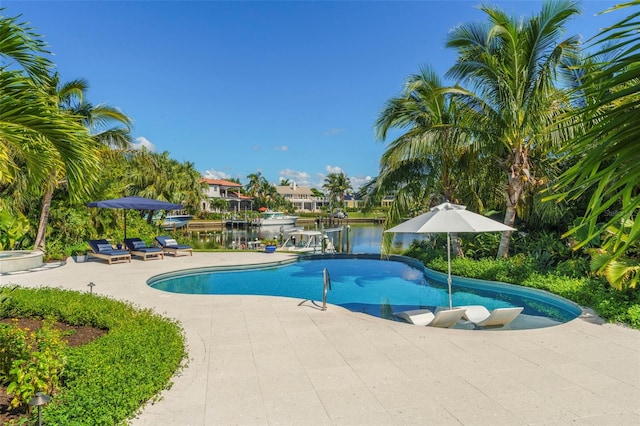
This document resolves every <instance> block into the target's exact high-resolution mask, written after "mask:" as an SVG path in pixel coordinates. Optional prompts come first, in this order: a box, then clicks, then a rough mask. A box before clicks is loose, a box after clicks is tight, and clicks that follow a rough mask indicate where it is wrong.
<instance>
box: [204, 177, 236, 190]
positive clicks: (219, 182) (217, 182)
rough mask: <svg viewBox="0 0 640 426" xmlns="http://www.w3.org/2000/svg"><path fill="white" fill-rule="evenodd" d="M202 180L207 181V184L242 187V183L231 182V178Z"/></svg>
mask: <svg viewBox="0 0 640 426" xmlns="http://www.w3.org/2000/svg"><path fill="white" fill-rule="evenodd" d="M201 182H205V183H206V184H207V185H219V186H231V187H236V188H242V185H241V184H239V183H237V182H231V181H230V180H224V179H209V178H202V179H201Z"/></svg>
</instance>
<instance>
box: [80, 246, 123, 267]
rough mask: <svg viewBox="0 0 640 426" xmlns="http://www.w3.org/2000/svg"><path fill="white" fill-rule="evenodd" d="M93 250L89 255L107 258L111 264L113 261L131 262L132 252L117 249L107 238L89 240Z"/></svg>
mask: <svg viewBox="0 0 640 426" xmlns="http://www.w3.org/2000/svg"><path fill="white" fill-rule="evenodd" d="M89 247H91V251H90V252H89V253H88V256H89V257H96V258H98V259H103V260H106V261H107V262H108V263H109V265H111V264H112V263H120V262H131V253H129V252H128V251H127V250H122V249H115V248H113V246H112V245H111V244H110V243H109V241H107V240H89Z"/></svg>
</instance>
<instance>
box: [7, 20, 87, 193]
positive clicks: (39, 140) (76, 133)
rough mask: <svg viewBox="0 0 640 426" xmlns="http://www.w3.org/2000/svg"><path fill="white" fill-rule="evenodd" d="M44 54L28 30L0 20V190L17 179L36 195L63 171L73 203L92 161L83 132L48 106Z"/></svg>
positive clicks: (84, 189) (82, 190)
mask: <svg viewBox="0 0 640 426" xmlns="http://www.w3.org/2000/svg"><path fill="white" fill-rule="evenodd" d="M45 53H47V52H46V51H45V50H44V43H43V42H42V41H41V40H40V39H39V36H37V35H35V34H34V33H33V32H32V31H31V29H30V28H28V27H26V25H25V24H21V23H17V21H16V19H15V18H6V17H3V16H0V56H2V57H4V58H5V59H8V60H10V61H12V62H13V63H12V64H11V65H12V70H11V71H8V70H7V69H5V68H1V69H0V93H2V102H0V117H2V119H1V120H0V185H3V186H9V185H13V183H14V182H16V181H23V179H22V178H20V177H18V175H19V174H22V175H24V176H26V177H27V178H26V183H27V191H28V192H31V191H33V190H34V189H37V190H41V187H42V186H43V185H44V183H45V182H47V181H48V178H49V176H50V175H51V172H52V171H53V170H62V169H64V170H65V173H66V175H67V180H68V184H69V189H70V195H71V197H72V199H78V198H80V197H81V196H82V194H84V193H86V192H87V191H88V189H89V188H90V187H91V186H92V184H93V183H94V182H95V176H96V174H97V173H95V170H96V165H97V164H98V162H97V157H96V153H95V151H94V149H93V146H92V144H91V138H90V135H89V133H88V131H87V129H86V128H84V127H83V126H82V125H80V124H79V123H78V122H77V121H76V120H70V119H69V115H68V114H66V113H63V112H62V111H60V109H59V108H58V106H57V104H56V103H55V102H52V99H51V97H50V96H49V93H48V92H47V90H46V89H47V88H48V87H49V86H50V82H51V78H50V74H49V70H50V69H51V68H52V64H51V63H50V61H48V60H47V59H45V58H44V57H43V56H42V55H43V54H45ZM15 64H17V65H18V68H19V67H22V69H15V68H16V67H14V66H13V65H15ZM15 193H17V192H14V194H15ZM16 204H19V202H18V203H16Z"/></svg>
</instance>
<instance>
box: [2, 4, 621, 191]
mask: <svg viewBox="0 0 640 426" xmlns="http://www.w3.org/2000/svg"><path fill="white" fill-rule="evenodd" d="M478 4H480V2H478V1H464V0H459V1H456V0H449V1H407V2H404V1H402V2H395V1H387V2H367V1H352V2H347V1H318V2H306V1H286V2H284V1H283V2H276V1H262V2H248V1H235V2H224V1H55V0H53V1H52V0H49V1H28V0H26V1H25V0H19V1H18V0H15V1H12V0H0V7H3V8H5V10H4V12H3V13H4V14H5V15H6V16H16V15H19V14H22V20H23V21H26V22H29V23H31V25H32V27H34V28H35V29H36V30H37V32H38V33H39V34H42V35H43V36H44V39H45V40H46V41H47V42H48V43H49V48H50V50H51V51H52V52H53V53H54V56H53V57H52V58H51V59H52V60H53V61H54V62H55V63H56V65H57V69H58V71H59V72H60V76H61V80H62V81H70V80H73V79H76V78H84V79H86V80H88V82H89V85H90V90H89V92H88V97H87V100H88V101H90V102H92V103H94V104H98V103H108V104H110V105H112V106H116V107H119V108H120V109H121V110H122V111H123V112H125V113H127V114H128V115H129V116H131V117H132V118H133V120H134V128H133V135H134V137H135V138H136V139H137V140H138V142H139V143H140V144H143V145H146V146H148V147H150V148H152V149H155V150H157V151H158V152H163V151H168V152H169V153H170V156H171V157H172V158H174V159H176V160H178V161H190V162H192V163H194V164H195V166H196V168H197V169H198V170H199V171H200V172H201V173H202V174H203V176H209V177H217V178H239V179H240V181H241V182H242V183H243V184H244V183H246V182H247V179H246V176H247V175H248V174H250V173H256V172H261V173H262V174H263V175H264V176H265V177H266V178H267V180H269V181H270V182H272V183H278V182H279V179H280V178H281V177H283V178H288V179H289V180H291V181H295V182H296V183H298V185H303V186H314V187H318V188H319V187H321V185H322V182H323V180H324V178H325V176H326V175H327V174H328V173H331V172H339V171H344V172H345V173H346V174H347V176H349V178H350V179H351V181H352V184H353V186H354V187H359V186H360V185H361V184H362V183H364V182H366V180H367V179H369V178H370V177H373V176H376V175H377V174H378V163H379V159H380V156H381V154H382V153H383V151H384V149H385V144H384V143H383V142H381V141H376V139H375V137H374V131H373V126H374V122H375V120H376V118H377V116H378V114H379V112H380V110H381V109H382V108H383V106H384V103H385V101H386V100H387V99H389V98H391V97H393V96H395V95H397V94H398V93H399V91H400V90H401V89H402V85H403V82H404V81H405V79H406V78H407V77H408V76H409V75H410V74H412V73H415V72H418V71H419V69H420V67H421V66H423V65H430V66H432V67H433V68H434V69H435V70H436V71H437V72H438V73H440V74H441V75H444V73H445V72H446V70H447V69H448V68H449V67H450V66H451V65H452V64H453V62H454V60H455V55H454V53H453V51H451V50H448V49H446V48H445V47H444V43H445V39H446V35H447V32H448V31H449V30H450V29H451V28H453V27H454V26H456V25H457V24H460V23H464V22H470V21H477V20H482V19H483V14H482V13H481V12H480V11H478V10H477V9H476V8H475V6H477V5H478ZM491 4H495V5H498V6H499V7H501V8H503V9H504V10H505V11H507V12H508V13H510V14H512V15H515V16H521V15H527V16H529V15H531V14H532V13H534V12H538V11H539V10H540V8H541V5H542V2H541V1H495V2H491ZM614 4H615V2H614V1H595V0H590V1H583V2H582V4H581V5H582V9H583V15H581V16H578V17H576V18H574V20H573V21H572V23H571V26H570V27H569V31H568V34H569V33H570V34H576V33H579V34H582V35H583V37H584V38H589V37H591V36H593V35H595V34H596V33H597V30H598V29H599V28H601V27H604V26H606V25H609V24H611V23H612V22H615V21H616V20H617V19H619V18H620V16H621V15H620V14H609V15H604V16H598V17H594V16H593V15H594V14H595V13H597V12H600V11H602V10H604V9H607V8H609V7H611V6H613V5H614ZM610 15H612V16H610Z"/></svg>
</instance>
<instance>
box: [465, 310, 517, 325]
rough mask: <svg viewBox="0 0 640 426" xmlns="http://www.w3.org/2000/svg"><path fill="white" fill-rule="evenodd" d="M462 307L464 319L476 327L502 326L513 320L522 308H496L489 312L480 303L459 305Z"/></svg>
mask: <svg viewBox="0 0 640 426" xmlns="http://www.w3.org/2000/svg"><path fill="white" fill-rule="evenodd" d="M459 308H461V309H464V319H466V320H468V321H470V322H472V323H473V324H474V325H475V326H476V327H479V328H483V327H504V326H506V325H508V324H509V323H510V322H511V321H513V320H514V319H515V318H516V317H517V316H518V315H520V312H522V310H523V309H524V308H522V307H518V308H496V309H494V310H493V311H491V312H489V310H488V309H487V308H485V307H484V306H482V305H473V306H459Z"/></svg>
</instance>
